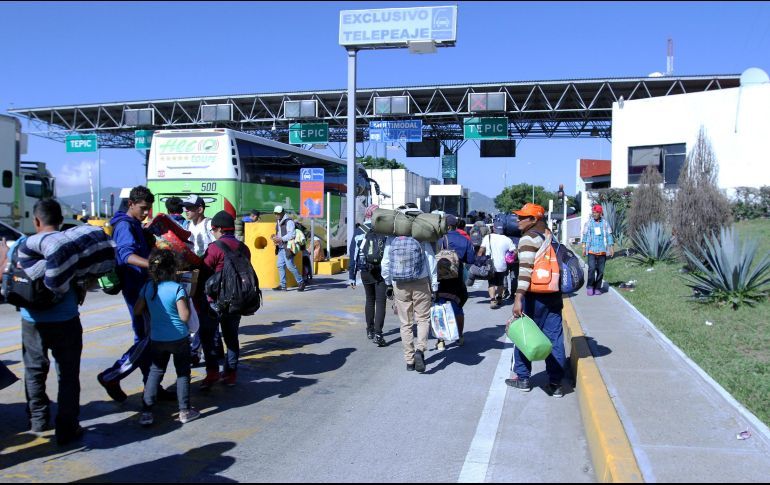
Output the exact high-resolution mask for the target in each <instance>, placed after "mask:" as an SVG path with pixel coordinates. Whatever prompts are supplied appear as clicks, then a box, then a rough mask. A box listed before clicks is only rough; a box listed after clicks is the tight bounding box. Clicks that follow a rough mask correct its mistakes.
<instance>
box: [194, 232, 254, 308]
mask: <svg viewBox="0 0 770 485" xmlns="http://www.w3.org/2000/svg"><path fill="white" fill-rule="evenodd" d="M214 244H216V245H217V247H218V248H219V249H221V250H222V252H224V254H225V264H224V267H223V268H222V271H220V272H218V273H215V274H214V275H213V276H212V277H210V278H209V279H208V280H207V281H206V295H207V296H209V297H211V298H212V299H213V300H214V303H213V304H212V308H213V309H214V310H215V311H216V312H217V313H219V314H227V315H253V314H254V313H255V312H256V311H257V310H259V307H260V305H261V304H262V291H261V290H260V289H259V278H257V273H256V272H255V271H254V268H253V267H252V266H251V262H250V261H249V260H248V259H246V256H245V255H244V254H243V253H242V252H241V251H233V250H232V249H230V247H229V246H228V245H227V244H225V243H223V242H222V241H216V242H214Z"/></svg>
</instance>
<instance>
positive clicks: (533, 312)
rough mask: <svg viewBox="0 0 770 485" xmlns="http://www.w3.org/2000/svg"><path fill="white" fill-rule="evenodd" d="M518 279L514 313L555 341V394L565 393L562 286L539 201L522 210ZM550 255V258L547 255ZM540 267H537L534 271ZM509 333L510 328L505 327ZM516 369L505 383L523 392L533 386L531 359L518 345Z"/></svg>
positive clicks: (549, 368)
mask: <svg viewBox="0 0 770 485" xmlns="http://www.w3.org/2000/svg"><path fill="white" fill-rule="evenodd" d="M514 213H515V214H516V215H518V216H519V229H520V230H521V234H522V237H521V239H520V240H519V254H518V256H519V279H518V286H517V288H516V296H515V299H514V303H513V317H514V318H519V317H521V316H522V315H524V314H526V315H527V316H529V317H530V318H531V319H532V320H534V322H535V323H536V324H537V326H538V327H539V328H540V330H542V331H543V333H544V334H545V335H546V337H548V339H549V340H550V341H551V344H552V345H553V348H552V350H551V355H549V356H548V358H546V360H545V368H546V372H547V373H548V378H549V381H550V386H549V387H550V391H551V395H552V396H553V397H563V396H564V391H563V389H562V385H561V381H562V379H563V377H564V370H565V369H566V366H567V357H566V355H565V351H564V335H563V329H562V317H561V310H562V306H563V303H562V296H561V291H560V290H559V277H560V275H559V270H558V269H555V274H554V263H555V264H556V268H558V262H557V261H556V257H555V256H556V255H555V252H554V251H553V249H552V247H551V237H552V235H551V233H550V231H548V230H547V229H546V224H545V220H544V217H545V209H543V207H542V206H539V205H537V204H531V203H528V204H525V205H524V207H522V208H521V210H519V211H515V212H514ZM546 256H547V258H546ZM535 268H537V271H535ZM505 330H506V333H507V332H508V328H506V329H505ZM514 359H515V365H514V372H515V375H514V376H512V378H511V379H506V380H505V383H506V384H508V385H509V386H511V387H514V388H516V389H519V390H521V391H524V392H529V391H530V390H531V389H532V388H531V385H530V382H529V378H530V375H531V373H532V362H530V361H529V360H528V359H527V357H526V356H525V355H524V354H523V353H522V352H521V351H520V350H519V349H518V348H516V350H515V351H514Z"/></svg>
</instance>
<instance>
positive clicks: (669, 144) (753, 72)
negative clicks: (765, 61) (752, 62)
mask: <svg viewBox="0 0 770 485" xmlns="http://www.w3.org/2000/svg"><path fill="white" fill-rule="evenodd" d="M701 126H703V127H704V128H705V131H706V135H707V136H708V138H709V139H710V141H711V146H712V148H713V150H714V154H715V155H716V158H717V160H718V162H719V178H718V184H719V186H720V187H721V188H723V189H731V188H734V187H742V186H746V187H760V186H763V185H770V156H769V155H768V151H767V150H768V143H770V82H768V76H767V74H765V73H764V72H763V71H761V70H760V69H756V68H752V69H748V70H746V71H745V72H744V73H743V75H742V76H741V87H738V88H729V89H720V90H715V91H705V92H699V93H691V94H681V95H670V96H665V97H659V98H649V99H638V100H632V101H625V102H622V101H621V102H616V103H614V104H613V106H612V174H611V187H612V188H622V187H626V186H628V185H637V184H638V183H639V178H640V176H641V174H642V172H643V171H644V169H645V167H646V166H647V165H649V164H653V165H657V166H658V169H659V170H660V172H661V174H662V175H663V178H664V181H665V183H666V185H667V186H674V185H676V182H677V178H678V176H679V170H680V168H681V167H682V164H683V163H684V161H685V157H686V155H687V154H688V153H689V152H690V151H691V150H692V147H693V146H694V145H695V141H696V140H697V137H698V132H699V130H700V128H701Z"/></svg>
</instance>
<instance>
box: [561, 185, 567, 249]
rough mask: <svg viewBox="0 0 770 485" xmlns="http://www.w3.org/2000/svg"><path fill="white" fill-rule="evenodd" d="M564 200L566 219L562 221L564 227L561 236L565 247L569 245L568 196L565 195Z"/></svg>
mask: <svg viewBox="0 0 770 485" xmlns="http://www.w3.org/2000/svg"><path fill="white" fill-rule="evenodd" d="M562 200H563V201H564V219H562V221H561V225H562V229H563V230H562V234H561V243H562V244H564V245H565V246H566V245H567V194H564V197H562Z"/></svg>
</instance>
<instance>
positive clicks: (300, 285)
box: [297, 280, 305, 291]
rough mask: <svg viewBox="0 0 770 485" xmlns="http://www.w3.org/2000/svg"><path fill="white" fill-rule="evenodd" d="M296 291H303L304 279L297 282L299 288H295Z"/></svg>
mask: <svg viewBox="0 0 770 485" xmlns="http://www.w3.org/2000/svg"><path fill="white" fill-rule="evenodd" d="M297 291H305V281H304V280H303V281H302V283H300V284H299V288H297Z"/></svg>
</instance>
